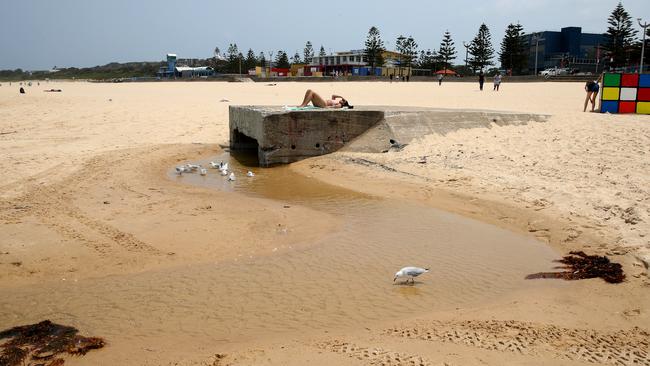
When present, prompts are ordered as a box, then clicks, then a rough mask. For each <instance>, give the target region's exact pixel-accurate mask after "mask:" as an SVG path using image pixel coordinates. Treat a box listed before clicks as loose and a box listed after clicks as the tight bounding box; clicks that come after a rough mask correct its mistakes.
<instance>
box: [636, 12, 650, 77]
mask: <svg viewBox="0 0 650 366" xmlns="http://www.w3.org/2000/svg"><path fill="white" fill-rule="evenodd" d="M637 21H638V22H639V26H640V27H641V28H643V41H642V43H641V62H640V63H639V74H641V73H643V57H644V56H645V34H646V33H647V28H648V27H650V24H649V23H648V22H645V23H643V24H642V23H641V18H637Z"/></svg>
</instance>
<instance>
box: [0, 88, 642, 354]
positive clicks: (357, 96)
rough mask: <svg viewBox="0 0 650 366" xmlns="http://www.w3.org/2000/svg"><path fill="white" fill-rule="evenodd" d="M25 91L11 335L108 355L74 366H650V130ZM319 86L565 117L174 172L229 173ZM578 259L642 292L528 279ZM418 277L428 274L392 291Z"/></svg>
mask: <svg viewBox="0 0 650 366" xmlns="http://www.w3.org/2000/svg"><path fill="white" fill-rule="evenodd" d="M18 88H19V86H18V85H17V83H13V85H12V86H9V85H8V83H4V82H3V83H2V86H1V87H0V154H1V156H2V157H3V158H2V159H1V160H0V169H1V170H2V171H3V172H4V174H1V175H0V293H1V294H2V296H1V300H0V330H2V329H7V328H10V327H14V326H17V325H24V324H31V323H35V322H38V321H41V320H44V319H50V320H52V321H54V322H57V323H61V324H66V325H71V326H74V327H76V328H78V329H79V330H80V332H81V333H82V334H84V335H89V336H99V337H104V338H105V339H106V342H107V346H106V347H104V348H103V349H100V350H97V351H92V352H90V353H88V354H87V355H86V356H84V357H70V358H67V359H66V365H67V364H70V365H87V364H92V365H117V364H120V365H304V364H306V363H309V364H311V365H505V364H512V365H548V364H553V365H594V364H597V365H601V364H602V365H650V353H649V352H648V349H650V312H649V308H648V303H650V292H649V290H650V277H649V275H648V265H649V264H650V184H649V182H650V116H645V115H611V114H600V113H583V112H582V104H583V102H584V97H585V95H584V90H583V84H582V83H571V82H566V83H552V82H546V83H508V81H507V79H506V80H505V81H504V83H503V84H502V85H501V90H500V91H499V92H493V91H492V90H490V88H486V90H484V91H482V92H481V91H479V89H478V83H469V82H467V83H466V82H455V83H451V82H450V83H443V85H442V86H438V84H437V83H424V82H411V83H404V82H402V83H388V82H321V83H298V82H286V83H285V82H278V83H274V84H273V85H269V84H268V83H252V82H251V83H225V82H165V83H120V84H110V83H87V82H81V81H77V82H73V81H68V82H54V81H51V82H49V83H44V82H41V84H40V86H36V85H33V86H31V87H27V88H26V89H27V93H26V94H24V95H20V94H19V93H18ZM50 88H58V89H61V90H62V92H60V93H45V92H43V90H46V89H50ZM307 88H311V89H314V90H315V91H317V92H319V93H321V94H323V95H328V96H329V95H331V94H333V93H336V94H339V95H344V96H345V97H346V98H347V99H348V100H349V101H350V103H352V104H354V105H359V106H372V105H397V106H416V107H436V108H453V109H486V110H495V111H516V112H526V113H540V114H547V115H550V117H549V118H548V120H547V121H546V122H531V123H528V124H526V125H520V126H497V125H496V124H495V125H493V126H491V127H490V128H473V129H463V130H458V131H455V132H451V133H448V134H446V135H426V136H421V137H420V138H418V139H416V140H413V141H410V142H408V145H407V146H406V147H404V149H402V150H401V151H389V152H386V153H362V152H350V151H339V152H336V153H333V154H330V155H326V156H320V157H316V158H311V159H307V160H303V161H300V162H298V163H294V164H291V165H289V166H283V167H274V168H270V169H263V168H252V169H253V170H254V171H255V173H256V177H255V180H252V179H250V180H246V179H245V176H244V175H245V171H246V170H247V169H249V168H247V167H245V166H243V165H240V164H238V163H237V162H235V161H234V160H231V162H232V164H233V167H234V168H233V169H236V171H237V174H238V176H240V177H241V178H240V179H238V180H237V181H235V182H234V183H233V184H229V183H224V181H223V179H222V177H218V176H217V174H215V173H214V172H212V171H211V172H210V174H209V176H208V177H207V178H205V179H203V178H200V177H188V178H186V177H178V176H175V175H174V174H173V172H172V171H173V168H174V166H176V165H178V164H185V163H188V162H201V163H206V162H208V161H210V160H212V159H230V157H228V155H227V152H225V151H224V148H225V147H227V146H228V139H229V132H228V107H229V106H230V105H297V104H299V103H300V101H301V99H302V96H303V95H304V91H305V90H306V89H307ZM572 250H579V251H585V252H587V253H588V254H598V255H606V256H608V257H609V258H610V259H611V260H612V261H615V262H618V263H621V264H622V265H623V269H624V271H625V274H626V281H625V282H623V283H621V284H608V283H606V282H604V281H603V280H602V279H589V280H580V281H562V280H551V279H544V280H525V279H524V277H525V276H526V275H528V274H532V273H537V272H544V271H553V270H554V267H555V266H556V265H557V263H555V262H553V260H554V259H559V258H561V257H562V256H564V255H566V254H568V252H569V251H572ZM409 261H410V262H409ZM416 261H420V262H423V263H422V264H421V265H423V266H425V265H427V266H430V267H431V271H430V273H428V274H426V275H425V276H422V277H421V278H419V279H418V282H416V284H415V285H414V286H401V285H394V284H393V282H392V279H393V277H392V276H393V274H394V273H395V271H396V270H398V269H399V268H400V267H402V266H405V265H410V264H414V265H418V263H413V262H416Z"/></svg>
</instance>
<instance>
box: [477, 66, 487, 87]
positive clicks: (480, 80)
mask: <svg viewBox="0 0 650 366" xmlns="http://www.w3.org/2000/svg"><path fill="white" fill-rule="evenodd" d="M483 83H485V74H483V70H481V72H479V73H478V87H479V89H481V90H483Z"/></svg>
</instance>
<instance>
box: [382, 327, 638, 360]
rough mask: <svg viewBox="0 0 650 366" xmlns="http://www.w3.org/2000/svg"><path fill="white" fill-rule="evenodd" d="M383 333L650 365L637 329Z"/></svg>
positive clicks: (412, 329)
mask: <svg viewBox="0 0 650 366" xmlns="http://www.w3.org/2000/svg"><path fill="white" fill-rule="evenodd" d="M384 334H387V335H391V336H396V337H405V338H412V339H420V340H425V341H435V342H450V343H455V344H461V345H467V346H472V347H478V348H483V349H487V350H495V351H502V352H515V353H519V354H523V355H531V356H535V355H544V356H551V357H553V358H558V359H567V360H571V361H581V362H590V363H596V364H610V365H640V366H650V353H649V352H648V349H649V347H650V333H648V332H647V331H645V330H643V329H641V328H638V327H634V328H631V329H627V330H617V331H615V332H601V331H597V330H592V329H571V328H561V327H557V326H554V325H546V324H535V323H527V322H519V321H496V320H490V321H476V320H470V321H458V322H438V321H436V322H431V323H429V324H427V325H425V326H415V327H407V328H390V329H387V330H385V331H384Z"/></svg>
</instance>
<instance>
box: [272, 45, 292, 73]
mask: <svg viewBox="0 0 650 366" xmlns="http://www.w3.org/2000/svg"><path fill="white" fill-rule="evenodd" d="M275 67H277V68H278V69H288V68H289V67H291V65H289V57H288V56H287V53H286V52H284V51H282V50H280V51H278V55H277V56H276V57H275Z"/></svg>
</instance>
